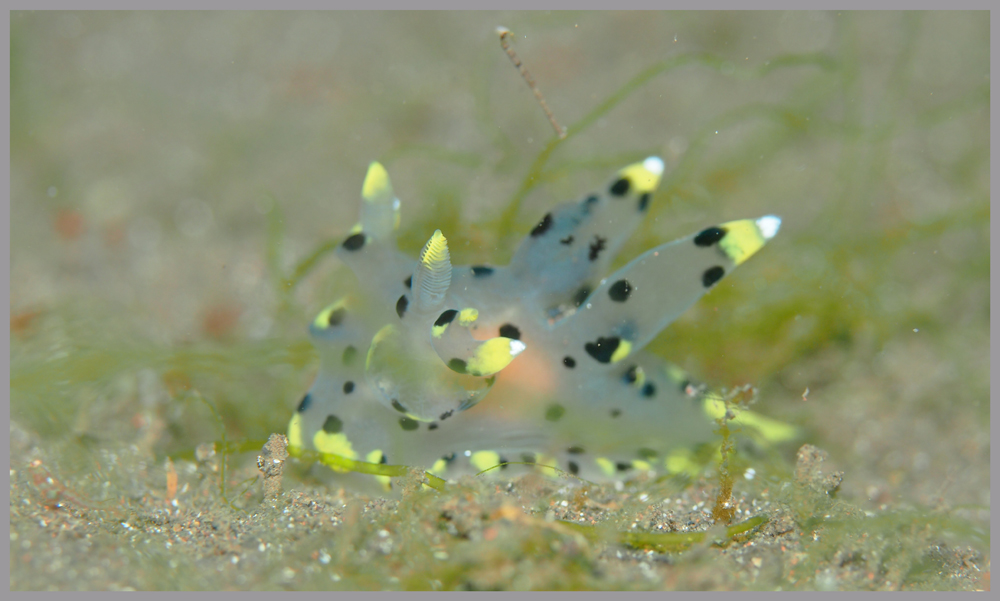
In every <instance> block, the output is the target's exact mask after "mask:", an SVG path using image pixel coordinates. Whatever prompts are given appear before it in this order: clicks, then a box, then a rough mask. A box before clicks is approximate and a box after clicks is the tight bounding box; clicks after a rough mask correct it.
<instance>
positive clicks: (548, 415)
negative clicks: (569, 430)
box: [545, 403, 566, 422]
mask: <svg viewBox="0 0 1000 601" xmlns="http://www.w3.org/2000/svg"><path fill="white" fill-rule="evenodd" d="M564 413H566V409H564V408H563V406H562V405H558V404H555V403H553V404H551V405H549V406H548V408H547V409H546V410H545V420H546V421H550V422H557V421H559V418H561V417H562V416H563V414H564Z"/></svg>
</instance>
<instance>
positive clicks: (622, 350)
mask: <svg viewBox="0 0 1000 601" xmlns="http://www.w3.org/2000/svg"><path fill="white" fill-rule="evenodd" d="M631 352H632V343H631V342H629V341H628V340H622V341H620V342H619V343H618V348H616V349H615V352H614V353H612V354H611V362H612V363H618V362H619V361H621V360H622V359H624V358H625V357H628V355H629V353H631Z"/></svg>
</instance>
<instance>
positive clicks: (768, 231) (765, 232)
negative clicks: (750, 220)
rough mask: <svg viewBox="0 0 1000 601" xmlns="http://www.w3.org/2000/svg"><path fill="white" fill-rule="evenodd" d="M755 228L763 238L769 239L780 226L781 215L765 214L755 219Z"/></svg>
mask: <svg viewBox="0 0 1000 601" xmlns="http://www.w3.org/2000/svg"><path fill="white" fill-rule="evenodd" d="M757 228H758V229H760V234H761V235H762V236H764V239H765V240H770V239H771V238H774V236H775V235H776V234H777V233H778V230H779V229H780V228H781V217H777V216H775V215H765V216H763V217H761V218H760V219H758V220H757Z"/></svg>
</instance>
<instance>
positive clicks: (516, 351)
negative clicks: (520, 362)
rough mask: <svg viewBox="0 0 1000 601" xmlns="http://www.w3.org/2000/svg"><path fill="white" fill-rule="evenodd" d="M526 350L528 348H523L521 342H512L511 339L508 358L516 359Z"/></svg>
mask: <svg viewBox="0 0 1000 601" xmlns="http://www.w3.org/2000/svg"><path fill="white" fill-rule="evenodd" d="M526 348H528V347H527V346H525V344H524V343H523V342H521V341H520V340H513V339H511V341H510V356H511V357H516V356H518V355H520V354H521V353H522V352H524V349H526Z"/></svg>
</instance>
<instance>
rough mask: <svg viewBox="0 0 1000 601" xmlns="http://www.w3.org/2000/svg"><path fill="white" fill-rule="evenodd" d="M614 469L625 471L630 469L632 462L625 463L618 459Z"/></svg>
mask: <svg viewBox="0 0 1000 601" xmlns="http://www.w3.org/2000/svg"><path fill="white" fill-rule="evenodd" d="M615 469H616V470H618V471H619V472H627V471H629V470H630V469H632V464H631V463H625V462H624V461H619V462H618V463H616V464H615Z"/></svg>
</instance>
